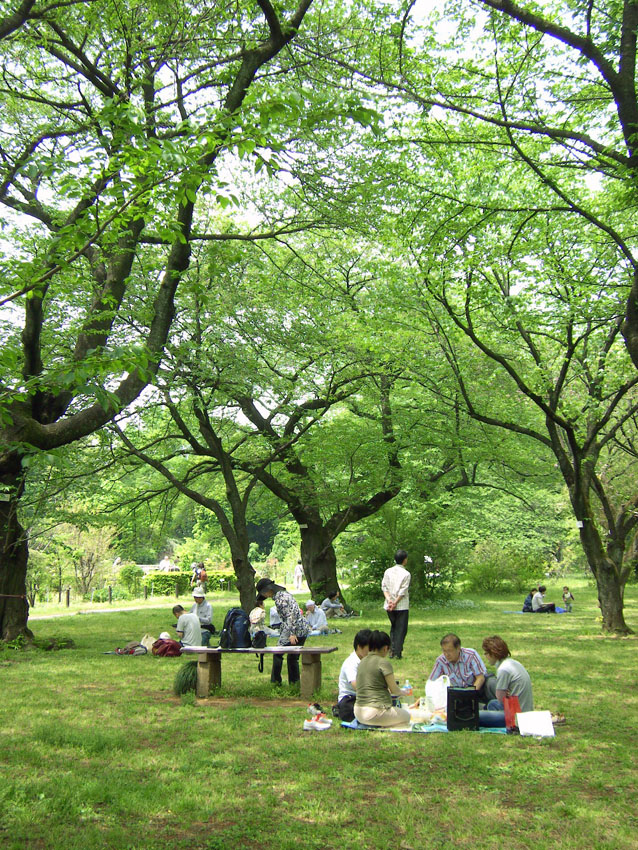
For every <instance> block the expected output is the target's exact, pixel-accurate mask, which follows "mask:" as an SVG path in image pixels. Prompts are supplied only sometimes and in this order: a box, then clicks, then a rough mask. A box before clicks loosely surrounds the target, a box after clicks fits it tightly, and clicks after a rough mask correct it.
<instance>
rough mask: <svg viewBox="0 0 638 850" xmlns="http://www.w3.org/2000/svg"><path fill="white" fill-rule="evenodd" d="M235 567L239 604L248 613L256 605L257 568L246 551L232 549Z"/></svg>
mask: <svg viewBox="0 0 638 850" xmlns="http://www.w3.org/2000/svg"><path fill="white" fill-rule="evenodd" d="M231 558H232V561H233V569H234V570H235V577H236V578H237V590H238V591H239V604H240V606H241V607H242V608H243V609H244V611H245V612H246V613H249V612H250V611H252V609H253V608H254V607H255V570H254V568H253V565H252V564H251V563H250V561H249V560H248V555H247V553H246V552H241V551H239V550H235V551H231Z"/></svg>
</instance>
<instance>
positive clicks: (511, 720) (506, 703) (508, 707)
mask: <svg viewBox="0 0 638 850" xmlns="http://www.w3.org/2000/svg"><path fill="white" fill-rule="evenodd" d="M503 708H504V709H505V727H506V728H507V729H516V714H517V712H519V711H520V710H521V704H520V703H519V701H518V697H505V698H504V699H503Z"/></svg>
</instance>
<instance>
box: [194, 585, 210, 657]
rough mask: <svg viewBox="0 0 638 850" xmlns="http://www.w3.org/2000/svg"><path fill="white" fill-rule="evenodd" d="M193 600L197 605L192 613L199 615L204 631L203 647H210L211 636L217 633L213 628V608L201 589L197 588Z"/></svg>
mask: <svg viewBox="0 0 638 850" xmlns="http://www.w3.org/2000/svg"><path fill="white" fill-rule="evenodd" d="M193 599H194V600H195V603H194V605H193V607H192V608H191V610H190V613H191V614H197V617H198V619H199V625H200V626H201V629H202V646H208V644H209V643H210V636H211V634H212V633H213V632H214V631H215V627H214V626H213V607H212V605H211V604H210V602H206V598H205V594H204V591H203V590H202V588H201V587H196V588H195V590H194V591H193Z"/></svg>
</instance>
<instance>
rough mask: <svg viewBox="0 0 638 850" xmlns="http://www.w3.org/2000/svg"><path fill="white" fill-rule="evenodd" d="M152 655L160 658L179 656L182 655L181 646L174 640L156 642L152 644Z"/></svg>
mask: <svg viewBox="0 0 638 850" xmlns="http://www.w3.org/2000/svg"><path fill="white" fill-rule="evenodd" d="M151 651H152V653H153V655H159V656H162V657H167V656H168V657H170V656H171V655H181V654H182V646H181V644H180V643H178V641H176V640H162V639H161V638H160V639H159V640H156V641H155V643H154V644H153V649H152V650H151Z"/></svg>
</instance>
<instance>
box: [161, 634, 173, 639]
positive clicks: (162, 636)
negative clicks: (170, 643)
mask: <svg viewBox="0 0 638 850" xmlns="http://www.w3.org/2000/svg"><path fill="white" fill-rule="evenodd" d="M170 639H171V636H170V635H169V633H168V632H162V634H161V635H160V640H170Z"/></svg>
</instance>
